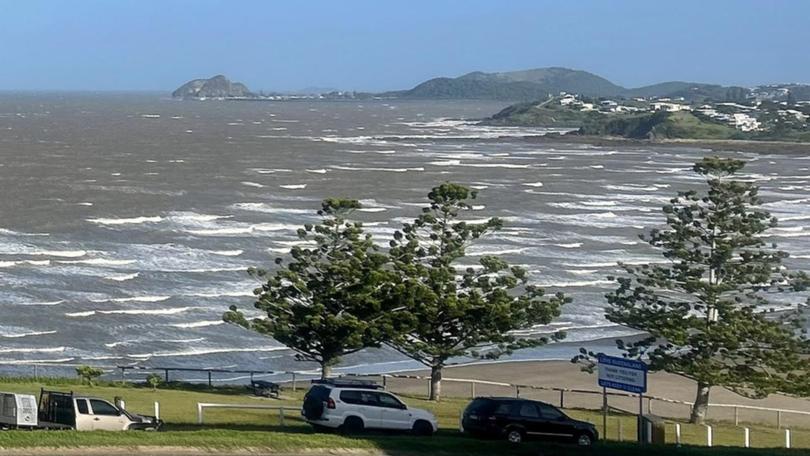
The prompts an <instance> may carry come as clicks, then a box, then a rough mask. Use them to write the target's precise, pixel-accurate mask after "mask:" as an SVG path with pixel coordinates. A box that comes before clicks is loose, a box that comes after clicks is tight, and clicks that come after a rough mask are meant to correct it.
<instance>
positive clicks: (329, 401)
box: [326, 397, 335, 409]
mask: <svg viewBox="0 0 810 456" xmlns="http://www.w3.org/2000/svg"><path fill="white" fill-rule="evenodd" d="M326 408H328V409H334V408H335V401H334V399H332V398H331V397H330V398H329V399H327V400H326Z"/></svg>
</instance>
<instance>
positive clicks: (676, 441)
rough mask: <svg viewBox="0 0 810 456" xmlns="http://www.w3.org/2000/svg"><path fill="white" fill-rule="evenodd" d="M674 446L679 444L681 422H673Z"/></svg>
mask: <svg viewBox="0 0 810 456" xmlns="http://www.w3.org/2000/svg"><path fill="white" fill-rule="evenodd" d="M675 446H681V423H675Z"/></svg>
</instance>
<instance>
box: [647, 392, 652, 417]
mask: <svg viewBox="0 0 810 456" xmlns="http://www.w3.org/2000/svg"><path fill="white" fill-rule="evenodd" d="M652 401H653V400H652V398H651V397H649V396H648V397H647V413H648V414H649V415H652Z"/></svg>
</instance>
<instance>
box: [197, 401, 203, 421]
mask: <svg viewBox="0 0 810 456" xmlns="http://www.w3.org/2000/svg"><path fill="white" fill-rule="evenodd" d="M197 424H203V406H202V404H201V403H199V402H197Z"/></svg>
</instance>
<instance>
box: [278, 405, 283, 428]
mask: <svg viewBox="0 0 810 456" xmlns="http://www.w3.org/2000/svg"><path fill="white" fill-rule="evenodd" d="M278 422H279V423H280V424H281V425H282V426H284V407H279V408H278Z"/></svg>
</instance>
